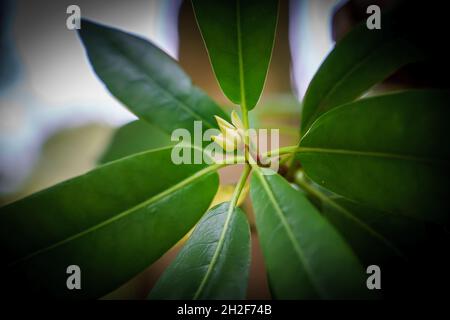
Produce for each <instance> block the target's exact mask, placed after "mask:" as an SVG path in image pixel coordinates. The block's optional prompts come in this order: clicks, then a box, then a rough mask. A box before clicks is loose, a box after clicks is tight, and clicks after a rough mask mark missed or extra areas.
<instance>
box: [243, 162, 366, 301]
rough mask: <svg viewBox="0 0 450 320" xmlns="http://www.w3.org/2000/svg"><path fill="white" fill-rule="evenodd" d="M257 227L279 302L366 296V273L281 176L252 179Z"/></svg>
mask: <svg viewBox="0 0 450 320" xmlns="http://www.w3.org/2000/svg"><path fill="white" fill-rule="evenodd" d="M251 197H252V201H253V206H254V209H255V215H256V226H257V229H258V234H259V238H260V242H261V247H262V250H263V255H264V260H265V263H266V268H267V272H268V277H269V282H270V287H271V289H272V294H273V295H274V297H275V298H277V299H314V298H323V299H333V298H336V299H345V298H365V297H367V296H368V294H369V292H368V290H367V288H366V280H365V276H364V272H363V269H362V267H361V265H360V263H359V261H358V259H357V258H356V256H355V255H354V253H353V251H352V250H351V249H350V248H349V247H348V245H347V244H346V243H345V241H344V240H343V239H342V237H341V236H340V235H339V234H338V233H337V232H336V231H335V229H334V228H333V227H332V226H331V225H330V224H329V223H328V222H327V221H326V220H325V219H324V218H323V217H322V216H321V214H320V213H319V212H318V211H317V209H316V208H315V207H314V206H313V205H312V204H311V203H310V202H309V201H308V199H307V198H306V196H305V195H304V194H303V193H301V192H299V191H297V190H295V189H294V188H293V187H292V186H290V185H289V183H288V182H287V181H286V180H284V179H283V178H282V177H281V176H279V175H275V174H274V175H264V174H263V173H262V172H261V170H256V173H255V174H254V175H253V177H252V181H251Z"/></svg>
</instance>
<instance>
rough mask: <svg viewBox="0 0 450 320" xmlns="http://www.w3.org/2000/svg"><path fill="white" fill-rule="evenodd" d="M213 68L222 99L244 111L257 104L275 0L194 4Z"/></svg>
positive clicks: (274, 19) (267, 58)
mask: <svg viewBox="0 0 450 320" xmlns="http://www.w3.org/2000/svg"><path fill="white" fill-rule="evenodd" d="M192 4H193V7H194V12H195V16H196V19H197V22H198V25H199V28H200V31H201V33H202V36H203V40H204V41H205V44H206V48H207V49H208V53H209V58H210V60H211V64H212V67H213V69H214V72H215V74H216V77H217V79H218V81H219V84H220V87H221V88H222V90H223V92H224V93H225V95H226V96H227V97H228V99H230V100H231V101H232V102H233V103H236V104H239V105H241V106H242V108H243V109H248V110H251V109H253V107H254V106H255V105H256V103H257V102H258V99H259V97H260V95H261V92H262V89H263V86H264V81H265V79H266V74H267V70H268V67H269V62H270V57H271V55H272V47H273V42H274V37H275V29H276V25H277V17H278V1H277V0H242V1H240V0H219V1H210V0H193V1H192Z"/></svg>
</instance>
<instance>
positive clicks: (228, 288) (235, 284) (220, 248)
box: [150, 202, 250, 299]
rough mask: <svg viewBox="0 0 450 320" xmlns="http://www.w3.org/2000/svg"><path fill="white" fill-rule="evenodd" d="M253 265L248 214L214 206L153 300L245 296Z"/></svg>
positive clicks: (164, 278)
mask: <svg viewBox="0 0 450 320" xmlns="http://www.w3.org/2000/svg"><path fill="white" fill-rule="evenodd" d="M249 266H250V229H249V226H248V222H247V218H246V216H245V214H244V213H243V212H242V211H241V210H240V209H239V208H235V209H234V210H231V211H230V210H229V203H228V202H225V203H222V204H220V205H218V206H216V207H214V208H213V209H211V210H210V211H209V212H208V213H207V214H206V215H205V216H204V217H203V218H202V220H201V221H200V222H199V224H198V225H197V226H196V228H195V230H194V232H193V233H192V235H191V237H190V238H189V240H188V242H187V243H186V245H185V246H184V247H183V249H182V250H181V251H180V253H179V254H178V256H177V257H176V259H175V260H174V261H173V262H172V264H171V265H170V266H169V267H168V268H167V269H166V271H165V272H164V274H163V275H162V277H161V278H160V279H159V281H158V282H157V284H156V286H155V287H154V288H153V290H152V292H151V294H150V298H151V299H244V298H245V295H246V289H247V282H248V269H249Z"/></svg>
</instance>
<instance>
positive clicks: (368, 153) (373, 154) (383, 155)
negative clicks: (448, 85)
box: [297, 136, 449, 165]
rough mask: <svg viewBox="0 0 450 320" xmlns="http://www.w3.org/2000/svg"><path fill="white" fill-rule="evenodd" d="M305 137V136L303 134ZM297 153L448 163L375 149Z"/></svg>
mask: <svg viewBox="0 0 450 320" xmlns="http://www.w3.org/2000/svg"><path fill="white" fill-rule="evenodd" d="M305 137H306V136H305ZM297 152H298V153H325V154H326V153H328V154H339V155H349V156H365V157H373V158H386V159H396V160H405V161H412V162H423V163H433V164H440V165H448V163H449V161H447V160H443V159H435V158H426V157H418V156H413V155H405V154H397V153H389V152H376V151H359V150H350V149H332V148H314V147H300V148H299V149H298V151H297Z"/></svg>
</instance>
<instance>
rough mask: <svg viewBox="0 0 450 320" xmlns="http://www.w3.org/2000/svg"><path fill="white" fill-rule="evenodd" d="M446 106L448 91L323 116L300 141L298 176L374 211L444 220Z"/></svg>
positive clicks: (378, 100) (380, 100) (449, 152)
mask: <svg viewBox="0 0 450 320" xmlns="http://www.w3.org/2000/svg"><path fill="white" fill-rule="evenodd" d="M449 103H450V94H449V93H448V92H440V91H426V90H420V91H406V92H401V93H395V94H388V95H383V96H378V97H373V98H367V99H362V100H359V101H357V102H354V103H350V104H347V105H344V106H341V107H339V108H336V109H334V110H331V111H329V112H328V113H326V114H324V115H323V116H321V117H320V118H319V119H317V121H316V122H315V123H314V124H313V126H312V127H311V129H310V130H309V131H308V132H307V134H306V135H305V136H303V138H302V140H301V142H300V153H299V158H300V161H301V163H302V165H303V167H304V170H305V173H306V174H307V175H308V176H309V177H310V178H311V179H312V180H313V181H315V182H316V183H318V184H319V185H322V186H323V187H325V188H327V189H329V190H331V191H333V192H335V193H337V194H338V195H341V196H344V197H346V198H349V199H351V200H354V201H357V202H361V203H363V204H366V205H368V206H370V207H373V208H375V209H378V210H381V211H386V212H391V213H398V214H405V215H410V216H415V217H418V218H421V219H438V220H445V219H447V217H448V208H449V205H448V203H449V202H448V199H447V198H448V195H447V192H446V189H447V188H446V186H447V184H448V177H449V175H448V173H449V172H448V168H449V165H450V163H449V159H450V147H449V143H448V141H447V140H446V137H447V136H448V135H447V131H448V129H447V126H448V116H449V108H448V107H449Z"/></svg>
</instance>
